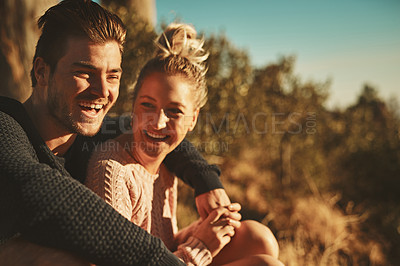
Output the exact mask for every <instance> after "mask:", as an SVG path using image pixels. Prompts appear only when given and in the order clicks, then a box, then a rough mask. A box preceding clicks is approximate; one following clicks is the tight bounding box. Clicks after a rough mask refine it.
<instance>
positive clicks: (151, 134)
mask: <svg viewBox="0 0 400 266" xmlns="http://www.w3.org/2000/svg"><path fill="white" fill-rule="evenodd" d="M147 135H149V136H150V137H152V138H155V139H163V138H165V137H166V135H160V134H155V133H151V132H148V131H147Z"/></svg>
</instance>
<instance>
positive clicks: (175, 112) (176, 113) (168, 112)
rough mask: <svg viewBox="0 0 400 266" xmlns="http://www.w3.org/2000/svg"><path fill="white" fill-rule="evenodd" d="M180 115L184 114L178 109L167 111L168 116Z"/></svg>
mask: <svg viewBox="0 0 400 266" xmlns="http://www.w3.org/2000/svg"><path fill="white" fill-rule="evenodd" d="M180 114H183V112H182V110H180V109H178V108H171V109H168V110H167V115H169V116H178V115H180Z"/></svg>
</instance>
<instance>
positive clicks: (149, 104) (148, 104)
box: [140, 102, 154, 108]
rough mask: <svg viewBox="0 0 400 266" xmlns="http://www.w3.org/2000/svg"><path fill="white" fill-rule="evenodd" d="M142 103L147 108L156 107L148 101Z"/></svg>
mask: <svg viewBox="0 0 400 266" xmlns="http://www.w3.org/2000/svg"><path fill="white" fill-rule="evenodd" d="M140 105H142V106H144V107H146V108H152V107H154V105H153V104H151V103H147V102H144V103H141V104H140Z"/></svg>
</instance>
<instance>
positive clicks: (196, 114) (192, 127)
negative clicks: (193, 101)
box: [189, 108, 200, 131]
mask: <svg viewBox="0 0 400 266" xmlns="http://www.w3.org/2000/svg"><path fill="white" fill-rule="evenodd" d="M199 113H200V109H199V108H197V109H196V110H195V111H194V113H193V117H192V119H191V121H190V125H189V131H192V130H193V129H194V127H195V126H196V123H197V118H198V117H199Z"/></svg>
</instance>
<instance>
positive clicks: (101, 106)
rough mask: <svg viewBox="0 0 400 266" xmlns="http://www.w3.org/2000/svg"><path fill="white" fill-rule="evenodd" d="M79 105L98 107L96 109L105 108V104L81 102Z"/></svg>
mask: <svg viewBox="0 0 400 266" xmlns="http://www.w3.org/2000/svg"><path fill="white" fill-rule="evenodd" d="M79 105H80V106H82V107H86V108H91V109H96V110H100V109H101V108H103V104H94V103H81V104H79Z"/></svg>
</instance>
